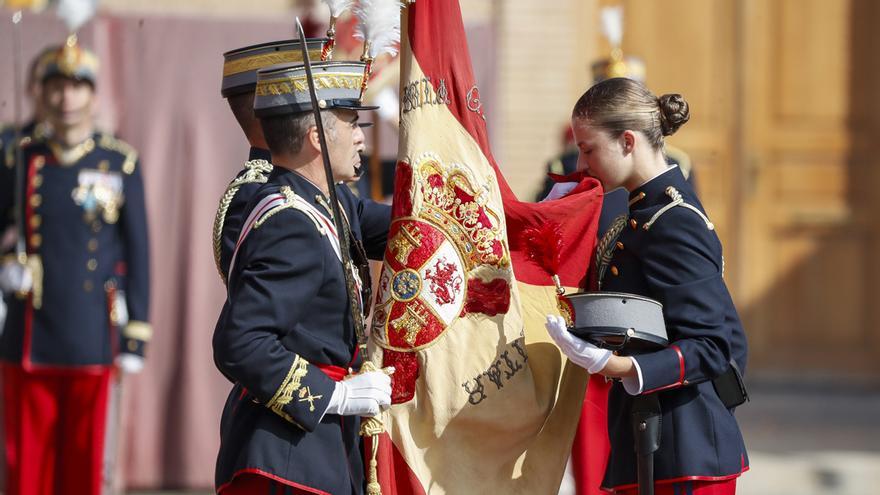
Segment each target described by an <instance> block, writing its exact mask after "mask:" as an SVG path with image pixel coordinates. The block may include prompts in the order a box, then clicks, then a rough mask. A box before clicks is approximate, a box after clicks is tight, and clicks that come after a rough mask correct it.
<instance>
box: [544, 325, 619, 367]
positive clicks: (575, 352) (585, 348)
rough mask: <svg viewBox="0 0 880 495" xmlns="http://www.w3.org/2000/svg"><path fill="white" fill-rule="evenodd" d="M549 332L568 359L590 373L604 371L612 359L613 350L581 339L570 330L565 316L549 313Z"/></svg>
mask: <svg viewBox="0 0 880 495" xmlns="http://www.w3.org/2000/svg"><path fill="white" fill-rule="evenodd" d="M545 326H546V327H547V332H548V333H549V334H550V337H551V338H552V339H553V341H554V342H556V345H558V346H559V349H560V350H562V353H563V354H565V355H566V356H567V357H568V359H570V360H571V361H572V362H573V363H574V364H576V365H578V366H580V367H581V368H585V369H586V370H587V371H588V372H589V373H590V374H595V373H598V372H600V371H602V369H603V368H605V365H606V364H608V360H609V359H611V351H609V350H608V349H600V348H598V347H596V346H594V345H593V344H591V343H589V342H587V341H586V340H583V339H579V338H577V337H575V336H574V335H572V334H571V332H569V331H568V326H567V325H566V324H565V318H563V317H561V316H556V315H547V323H546V325H545Z"/></svg>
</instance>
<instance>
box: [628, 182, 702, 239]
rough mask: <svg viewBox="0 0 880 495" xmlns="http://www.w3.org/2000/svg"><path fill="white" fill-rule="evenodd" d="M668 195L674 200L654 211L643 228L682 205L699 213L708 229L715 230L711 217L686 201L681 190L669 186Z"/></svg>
mask: <svg viewBox="0 0 880 495" xmlns="http://www.w3.org/2000/svg"><path fill="white" fill-rule="evenodd" d="M666 195H667V196H669V197H670V199H672V201H670V202H669V204H668V205H666V206H664V207H663V208H660V209H659V210H657V213H654V215H653V216H652V217H651V219H650V220H648V221H647V222H645V223H644V225H642V228H643V229H645V230H648V229H650V228H651V226H652V225H654V222H656V221H657V220H658V219H659V218H660V217H661V216H663V214H664V213H666V212H667V211H669V210H671V209H673V208H675V207H676V206H680V207H682V208H687V209H688V210H691V211H692V212H694V213H696V214H697V215H699V216H700V218H701V219H702V220H703V221H704V222H706V228H707V229H709V230H715V224H713V223H712V222H711V221H709V218H708V217H707V216H706V215H705V214H704V213H703V212H702V211H700V209H699V208H697V207H696V206H694V205H692V204H690V203H687V202H685V200H684V197H683V196H682V195H681V193H680V192H678V189H676V188H674V187H673V186H669V187H667V188H666Z"/></svg>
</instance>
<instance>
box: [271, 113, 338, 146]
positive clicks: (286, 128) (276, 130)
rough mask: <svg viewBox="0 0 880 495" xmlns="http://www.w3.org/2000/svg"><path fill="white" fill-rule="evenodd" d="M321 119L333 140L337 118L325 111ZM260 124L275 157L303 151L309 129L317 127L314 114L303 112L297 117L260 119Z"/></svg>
mask: <svg viewBox="0 0 880 495" xmlns="http://www.w3.org/2000/svg"><path fill="white" fill-rule="evenodd" d="M321 117H322V118H323V122H324V130H325V131H326V132H327V135H328V138H332V137H333V134H334V132H333V131H334V130H335V128H336V120H337V118H336V116H335V115H334V114H333V112H327V111H324V112H322V113H321ZM328 117H329V118H328ZM260 124H261V125H262V126H263V136H264V137H265V138H266V144H268V145H269V150H270V151H271V152H272V154H273V155H274V154H279V155H282V154H284V155H295V154H297V153H299V152H300V151H301V150H302V147H303V142H305V137H306V133H307V132H308V130H309V128H310V127H312V126H313V125H315V116H314V114H313V113H312V112H303V113H298V114H296V115H279V116H275V117H264V118H261V119H260Z"/></svg>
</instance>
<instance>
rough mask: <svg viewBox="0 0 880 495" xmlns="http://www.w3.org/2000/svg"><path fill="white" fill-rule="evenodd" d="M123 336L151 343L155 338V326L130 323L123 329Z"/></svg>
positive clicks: (137, 322) (145, 323)
mask: <svg viewBox="0 0 880 495" xmlns="http://www.w3.org/2000/svg"><path fill="white" fill-rule="evenodd" d="M122 336H123V337H125V338H127V339H135V340H141V341H143V342H149V341H150V339H152V338H153V326H152V325H150V324H149V323H147V322H145V321H130V322H128V325H125V328H124V329H122Z"/></svg>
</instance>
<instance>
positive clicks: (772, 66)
mask: <svg viewBox="0 0 880 495" xmlns="http://www.w3.org/2000/svg"><path fill="white" fill-rule="evenodd" d="M617 3H620V4H622V5H623V6H624V8H625V17H626V22H625V26H626V30H625V36H624V52H626V53H629V54H633V55H638V56H641V57H643V58H644V59H645V61H646V64H647V72H648V77H647V79H648V86H649V87H651V89H652V90H654V91H655V92H656V93H658V94H661V93H665V92H673V91H675V92H680V93H682V94H684V95H685V97H686V98H687V99H688V101H689V103H690V105H691V109H692V113H691V115H692V120H691V122H689V123H688V124H687V125H686V126H684V127H683V128H682V130H681V131H680V133H679V134H677V135H676V136H674V137H673V138H672V139H671V140H670V142H671V143H673V144H676V145H677V146H679V147H681V148H683V149H685V150H686V151H688V152H689V153H690V154H691V156H692V159H693V162H694V167H695V170H696V177H697V185H698V190H699V192H700V195H701V197H702V199H703V202H704V203H705V205H706V207H707V210H708V212H709V214H710V216H711V217H712V219H713V221H714V222H715V223H716V225H717V227H718V232H719V235H720V237H721V239H722V242H723V243H724V246H725V256H726V261H727V272H726V278H727V280H728V285H729V286H730V288H731V290H732V292H733V294H734V298H735V300H736V302H737V306H738V308H739V310H740V314H741V316H742V317H743V320H744V323H745V324H746V328H747V333H748V336H749V342H750V348H751V357H750V365H751V370H752V371H753V372H759V373H760V372H764V373H766V372H782V373H784V374H795V373H796V374H803V373H807V374H818V373H826V372H829V371H831V372H834V373H840V372H843V373H847V374H857V375H861V376H873V377H877V376H878V375H880V365H878V364H877V363H880V337H878V335H880V330H878V329H877V328H876V325H877V323H878V322H880V318H878V317H880V296H878V291H876V290H874V289H873V281H874V280H877V279H878V275H880V261H878V256H880V250H878V247H880V242H878V231H880V229H878V217H880V215H878V214H877V213H876V212H877V211H878V207H880V204H878V203H880V199H878V198H880V193H877V192H875V186H880V172H878V171H877V168H878V166H880V158H878V157H880V125H878V120H880V119H878V117H877V116H878V115H880V105H878V104H877V103H876V101H877V100H878V97H877V95H876V94H875V93H876V89H875V88H878V87H880V84H878V80H880V76H878V68H877V65H878V64H876V62H875V60H876V53H878V52H877V48H878V45H880V41H878V37H880V35H878V34H875V33H876V32H877V31H878V30H877V29H876V27H875V26H876V25H877V24H878V21H880V15H878V14H880V6H877V5H876V3H873V2H872V1H871V0H835V1H827V0H742V1H735V0H706V1H692V0H664V1H663V2H653V1H645V0H629V1H623V2H614V1H603V2H601V4H602V5H606V4H617Z"/></svg>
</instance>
